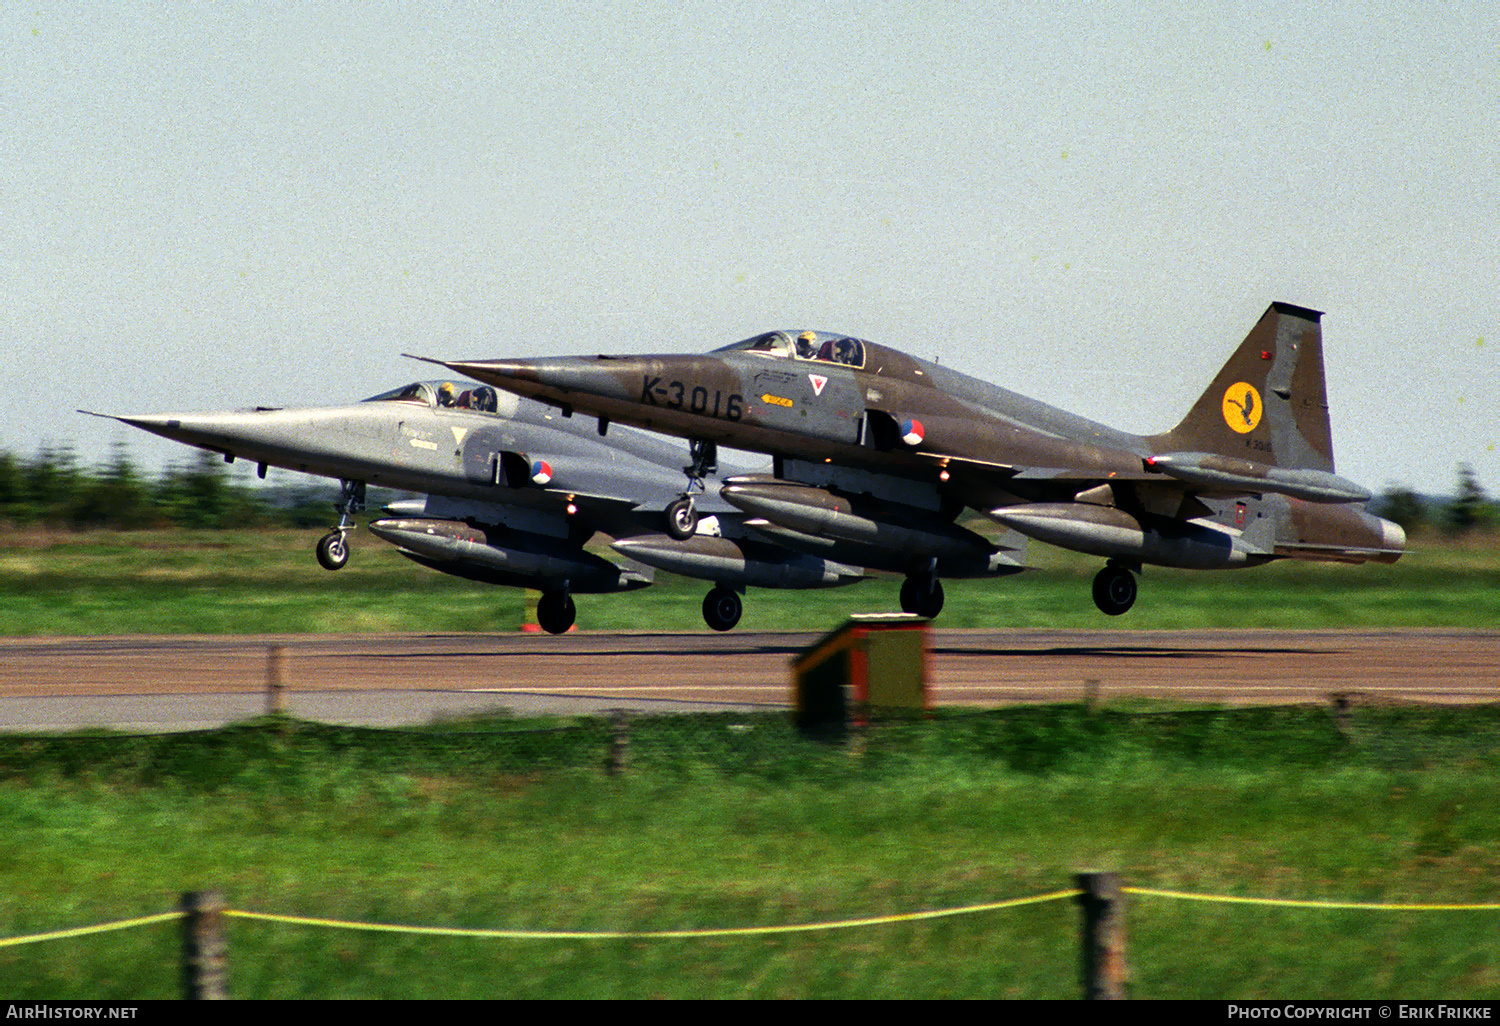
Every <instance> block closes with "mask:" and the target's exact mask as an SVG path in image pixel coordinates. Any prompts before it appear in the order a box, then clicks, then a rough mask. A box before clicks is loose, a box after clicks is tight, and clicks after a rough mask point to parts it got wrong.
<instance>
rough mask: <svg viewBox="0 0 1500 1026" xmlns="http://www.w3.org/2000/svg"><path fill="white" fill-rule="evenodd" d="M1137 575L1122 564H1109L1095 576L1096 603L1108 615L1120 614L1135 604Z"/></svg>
mask: <svg viewBox="0 0 1500 1026" xmlns="http://www.w3.org/2000/svg"><path fill="white" fill-rule="evenodd" d="M1135 592H1136V584H1135V575H1134V574H1132V573H1131V572H1130V571H1129V570H1126V569H1125V568H1124V567H1122V566H1107V567H1105V568H1104V569H1103V570H1100V571H1099V573H1098V574H1097V575H1096V576H1095V577H1094V605H1096V606H1098V607H1099V611H1100V612H1101V613H1104V614H1106V615H1108V616H1119V615H1120V614H1121V613H1123V612H1125V611H1126V610H1127V609H1129V608H1130V607H1131V606H1133V605H1134V604H1135Z"/></svg>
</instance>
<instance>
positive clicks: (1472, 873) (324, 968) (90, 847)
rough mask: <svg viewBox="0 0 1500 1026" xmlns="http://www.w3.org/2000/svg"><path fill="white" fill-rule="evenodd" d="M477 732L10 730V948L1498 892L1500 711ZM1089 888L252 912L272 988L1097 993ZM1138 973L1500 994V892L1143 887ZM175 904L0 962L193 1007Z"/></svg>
mask: <svg viewBox="0 0 1500 1026" xmlns="http://www.w3.org/2000/svg"><path fill="white" fill-rule="evenodd" d="M516 726H517V724H515V723H506V722H503V721H502V722H498V723H490V724H483V723H476V724H470V725H467V728H468V729H469V730H481V729H482V730H488V731H499V733H470V734H467V735H460V736H457V737H455V736H453V735H435V734H423V733H421V732H401V733H397V732H380V731H357V730H350V729H336V728H322V727H315V726H311V725H293V726H292V727H289V728H278V727H277V726H275V725H268V726H264V727H253V726H246V727H240V728H235V729H230V730H225V731H220V732H215V733H212V734H206V735H199V736H191V737H179V738H167V739H131V738H124V739H120V738H93V739H80V738H70V739H58V740H52V741H30V742H22V741H17V740H4V739H0V818H3V821H4V822H5V823H6V824H7V829H6V831H5V832H4V834H3V837H0V872H3V874H4V876H5V878H6V881H7V883H6V887H5V888H4V892H3V894H0V934H5V935H15V934H22V933H27V932H31V931H41V930H48V929H56V928H60V927H65V926H71V925H76V924H83V923H89V922H97V921H106V920H110V919H114V918H119V917H125V916H131V915H140V914H147V913H151V912H157V911H163V910H167V909H170V908H171V907H173V905H174V902H175V898H176V895H177V893H178V892H180V891H182V890H186V889H193V888H203V887H214V888H219V889H222V890H223V891H224V892H225V893H226V895H227V898H228V901H229V903H230V905H231V907H236V908H243V909H247V910H251V911H260V912H274V913H287V914H301V915H309V916H316V917H332V918H348V919H352V920H360V921H378V922H389V923H403V924H418V925H434V926H458V927H482V928H504V929H533V930H583V931H591V930H594V931H647V930H668V929H681V928H711V927H727V926H773V925H782V924H795V923H807V922H819V921H829V920H841V919H845V918H850V917H865V916H878V915H892V914H899V913H904V912H911V911H918V910H923V909H935V908H947V907H956V906H963V905H968V904H973V903H981V902H988V901H993V900H996V899H1001V898H1008V897H1015V896H1024V895H1031V894H1039V893H1045V892H1051V891H1056V890H1059V889H1062V888H1066V887H1069V886H1070V885H1071V883H1072V874H1073V872H1074V871H1075V870H1076V869H1078V868H1079V867H1085V866H1088V867H1096V868H1112V869H1117V870H1119V871H1121V872H1122V873H1123V874H1124V876H1125V878H1126V881H1127V883H1129V884H1130V885H1133V886H1137V887H1154V888H1168V889H1182V890H1190V891H1195V892H1208V893H1219V894H1230V895H1237V896H1264V897H1277V898H1300V899H1313V898H1316V899H1334V900H1343V901H1366V902H1448V903H1456V902H1500V787H1497V786H1496V785H1497V784H1500V713H1497V711H1496V710H1493V709H1469V710H1463V711H1457V712H1441V713H1438V712H1421V711H1416V710H1364V711H1362V712H1360V713H1359V714H1358V715H1357V717H1356V719H1355V720H1354V721H1353V722H1352V723H1349V724H1344V725H1343V727H1342V728H1340V727H1339V726H1336V725H1335V724H1333V722H1332V721H1331V719H1330V718H1329V717H1328V716H1327V715H1326V714H1325V713H1323V712H1322V711H1320V710H1273V709H1261V710H1234V711H1218V712H1198V713H1191V712H1182V713H1169V714H1154V715H1153V714H1146V715H1143V714H1134V713H1116V712H1111V711H1109V710H1106V711H1104V712H1103V713H1102V714H1097V715H1089V714H1087V713H1085V712H1083V711H1082V710H1079V709H1076V708H1069V707H1053V708H1042V709H1035V708H1033V709H1027V710H1012V711H1010V712H1006V713H1000V714H988V715H982V716H972V715H971V716H944V717H940V718H938V719H937V720H935V721H932V722H928V723H917V724H901V725H893V726H889V727H885V728H883V729H881V730H878V731H877V732H876V733H875V734H874V735H873V736H872V737H870V738H869V739H868V740H867V742H866V744H865V745H864V747H863V749H862V750H861V751H859V752H857V753H851V752H850V751H847V750H841V749H833V750H830V749H825V748H823V747H822V746H819V745H817V744H815V743H812V742H803V741H801V740H800V739H798V738H796V737H795V736H794V735H793V734H792V732H791V731H790V730H789V729H788V727H787V726H786V724H785V722H784V720H782V719H780V718H778V717H774V716H763V717H749V718H747V717H744V716H697V717H672V718H662V719H660V720H653V721H645V722H643V723H641V724H638V725H637V728H636V736H635V739H634V744H633V747H632V756H633V758H632V765H631V769H630V771H629V772H628V773H627V775H626V776H624V777H623V778H615V779H612V778H608V777H606V776H605V775H604V774H603V773H601V772H600V771H599V769H598V765H599V761H600V759H601V758H602V742H603V731H602V729H600V728H599V727H598V725H591V724H587V723H585V724H582V725H580V726H578V727H576V728H572V729H571V730H566V731H562V732H560V733H557V734H551V735H535V734H531V735H514V734H509V735H508V734H506V733H505V731H507V730H514V729H515V727H516ZM1077 918H1078V916H1077V912H1076V910H1075V908H1074V907H1073V905H1072V903H1071V902H1070V901H1067V900H1063V901H1056V902H1051V903H1047V904H1042V905H1036V906H1030V907H1025V908H1020V909H1014V910H1004V911H994V912H985V913H980V914H974V915H966V916H961V917H955V918H951V919H941V920H933V921H927V922H918V923H897V924H892V925H882V926H867V927H859V928H855V929H841V930H831V931H822V932H813V933H797V934H783V935H772V936H766V937H750V938H712V939H701V938H693V939H674V940H528V941H515V940H473V939H461V938H432V937H412V936H402V935H391V934H371V933H360V932H348V931H336V930H328V929H320V928H312V927H306V926H290V925H282V924H274V923H264V922H251V921H245V920H231V924H232V925H231V928H230V963H231V965H230V976H231V988H232V992H233V993H234V994H235V995H236V996H241V997H367V998H373V997H387V998H397V997H405V998H426V997H497V996H498V997H609V998H621V997H623V998H641V997H741V996H747V997H826V998H857V997H866V998H892V997H1072V996H1076V995H1077V993H1078V984H1077V968H1076V947H1077ZM1128 922H1129V936H1130V960H1131V964H1132V968H1133V993H1134V994H1135V995H1136V996H1141V997H1177V998H1257V997H1259V998H1289V997H1297V998H1315V997H1321V998H1338V997H1344V998H1416V997H1449V998H1459V997H1465V998H1494V997H1496V996H1497V995H1500V953H1497V949H1496V947H1495V945H1494V936H1495V931H1496V927H1497V923H1500V911H1488V912H1481V911H1462V912H1458V911H1447V912H1427V913H1419V912H1391V911H1363V910H1361V911H1353V910H1342V911H1330V910H1309V909H1284V908H1264V907H1254V906H1238V905H1222V904H1203V903H1198V902H1182V901H1170V900H1167V899H1160V898H1146V897H1133V898H1132V899H1131V900H1130V907H1129V911H1128ZM175 945H176V940H175V930H174V928H173V927H171V926H170V925H163V926H153V927H147V928H141V929H137V930H133V931H130V932H126V933H116V934H107V935H101V936H95V937H86V938H80V939H74V940H62V941H48V942H45V943H42V944H36V945H31V946H27V947H18V948H3V949H0V990H3V992H4V993H5V994H6V996H7V997H10V998H17V999H31V998H43V997H54V998H56V997H95V998H100V997H114V998H120V999H135V998H150V997H171V996H173V994H174V993H175V988H176V981H175V976H174V968H173V967H174V966H175V964H176V953H175Z"/></svg>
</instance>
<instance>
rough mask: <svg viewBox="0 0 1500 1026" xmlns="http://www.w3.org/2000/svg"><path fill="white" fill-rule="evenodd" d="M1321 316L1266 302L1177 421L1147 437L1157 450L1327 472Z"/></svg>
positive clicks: (1328, 449)
mask: <svg viewBox="0 0 1500 1026" xmlns="http://www.w3.org/2000/svg"><path fill="white" fill-rule="evenodd" d="M1322 317H1323V315H1322V314H1321V313H1319V312H1318V311H1316V310H1307V309H1304V308H1302V307H1298V306H1292V305H1291V304H1290V303H1272V304H1271V305H1270V306H1269V307H1267V308H1266V312H1265V313H1264V314H1263V315H1261V318H1260V320H1259V321H1258V322H1257V323H1256V325H1255V327H1254V328H1252V329H1250V334H1248V335H1246V336H1245V340H1244V341H1243V342H1241V343H1240V345H1239V348H1238V349H1236V350H1235V351H1234V355H1232V356H1231V357H1230V358H1229V360H1228V362H1227V363H1225V364H1224V366H1223V368H1222V369H1220V371H1219V373H1218V375H1217V376H1216V377H1215V378H1214V379H1213V382H1212V384H1210V385H1209V386H1208V389H1207V390H1206V391H1205V392H1204V393H1203V394H1202V395H1201V396H1199V397H1198V401H1197V402H1195V403H1194V404H1193V407H1192V409H1190V410H1189V411H1188V413H1187V416H1186V417H1184V418H1183V419H1182V423H1180V424H1178V425H1177V426H1176V427H1175V428H1173V429H1172V430H1171V431H1168V432H1167V433H1166V434H1164V435H1157V436H1156V437H1155V438H1153V439H1152V440H1151V441H1152V443H1153V444H1154V445H1155V446H1156V448H1157V451H1158V452H1171V451H1191V452H1203V453H1214V454H1217V455H1220V456H1230V457H1237V458H1239V459H1244V460H1251V461H1254V462H1256V463H1262V464H1266V465H1268V466H1272V467H1285V468H1295V469H1299V470H1318V471H1327V472H1330V473H1331V472H1332V471H1333V440H1332V436H1331V434H1330V431H1329V426H1328V389H1327V385H1326V383H1325V380H1324V377H1323V329H1322V324H1321V320H1322Z"/></svg>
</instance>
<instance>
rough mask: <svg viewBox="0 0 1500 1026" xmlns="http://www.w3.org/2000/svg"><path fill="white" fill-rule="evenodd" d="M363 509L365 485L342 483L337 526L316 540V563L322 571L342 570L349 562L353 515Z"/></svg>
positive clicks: (352, 482)
mask: <svg viewBox="0 0 1500 1026" xmlns="http://www.w3.org/2000/svg"><path fill="white" fill-rule="evenodd" d="M364 508H365V483H364V482H363V481H344V482H342V489H341V491H340V494H339V502H338V507H337V509H338V511H339V522H338V526H337V527H335V528H334V529H333V530H331V531H329V532H328V533H327V534H325V535H324V536H323V537H322V538H319V539H318V547H317V550H316V551H317V555H318V563H319V565H320V566H322V567H323V569H324V570H342V569H343V568H344V565H345V564H346V563H348V562H349V532H350V531H352V530H354V514H355V513H358V512H359V511H360V510H362V509H364Z"/></svg>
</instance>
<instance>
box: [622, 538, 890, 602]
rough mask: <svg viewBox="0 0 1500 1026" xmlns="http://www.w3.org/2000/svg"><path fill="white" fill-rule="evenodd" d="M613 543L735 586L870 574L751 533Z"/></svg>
mask: <svg viewBox="0 0 1500 1026" xmlns="http://www.w3.org/2000/svg"><path fill="white" fill-rule="evenodd" d="M610 547H611V548H613V549H614V550H615V551H616V552H618V553H620V554H621V555H623V556H628V557H629V558H631V559H634V560H638V561H639V562H641V563H645V564H647V565H648V566H653V567H656V568H657V569H658V570H666V571H667V572H668V573H675V574H682V575H683V576H685V577H698V578H701V579H703V580H710V581H714V582H716V583H717V584H719V585H720V586H727V587H731V588H736V589H743V588H747V587H748V588H837V587H841V586H843V585H846V584H854V583H855V582H857V581H862V580H864V578H865V572H864V571H863V570H862V569H860V568H858V567H853V566H846V565H844V564H841V563H837V562H834V561H833V560H829V559H823V558H822V557H820V556H814V555H810V554H808V553H804V552H793V551H788V550H787V549H785V548H782V547H780V546H777V545H770V544H767V543H766V542H760V541H755V540H753V539H747V538H739V539H735V538H725V537H721V536H713V535H707V534H695V535H693V536H692V537H690V538H687V539H684V540H682V541H679V540H677V539H676V538H672V537H669V536H667V535H665V534H644V535H637V536H635V537H632V538H623V539H621V540H619V541H617V542H614V543H613V544H612V545H611V546H610Z"/></svg>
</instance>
